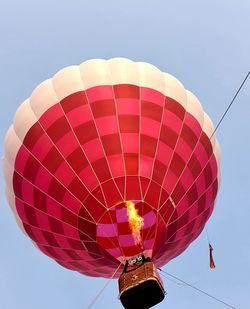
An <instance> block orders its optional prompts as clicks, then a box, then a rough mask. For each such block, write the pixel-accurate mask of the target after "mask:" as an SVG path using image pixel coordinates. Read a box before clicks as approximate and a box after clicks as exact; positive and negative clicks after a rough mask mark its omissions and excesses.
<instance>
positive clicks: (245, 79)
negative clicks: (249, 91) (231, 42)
mask: <svg viewBox="0 0 250 309" xmlns="http://www.w3.org/2000/svg"><path fill="white" fill-rule="evenodd" d="M249 75H250V71H249V72H248V73H247V75H246V77H245V78H244V80H243V82H242V83H241V85H240V87H239V89H238V90H237V92H236V93H235V95H234V97H233V99H232V100H231V102H230V104H229V105H228V107H227V109H226V110H225V112H224V114H223V115H222V116H221V119H220V121H219V122H218V123H217V125H216V127H215V129H214V131H213V133H212V135H211V136H210V138H209V139H210V140H211V138H212V137H213V136H214V134H215V132H216V131H217V129H218V128H219V126H220V124H221V123H222V121H223V119H224V118H225V116H226V114H227V113H228V111H229V109H230V108H231V106H232V105H233V103H234V101H235V99H236V97H237V96H238V94H239V92H240V91H241V88H242V87H243V86H244V84H245V82H246V81H247V79H248V77H249Z"/></svg>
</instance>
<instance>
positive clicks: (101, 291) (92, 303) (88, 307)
mask: <svg viewBox="0 0 250 309" xmlns="http://www.w3.org/2000/svg"><path fill="white" fill-rule="evenodd" d="M121 264H122V262H121V263H120V264H119V266H118V267H117V268H116V270H115V271H114V273H113V275H112V276H111V277H110V278H109V279H108V280H107V282H106V283H105V284H104V286H103V287H102V288H101V290H100V291H99V293H98V294H97V295H96V297H95V298H94V299H93V300H92V302H91V303H90V304H89V305H88V306H87V307H86V309H90V308H91V307H92V306H93V305H94V303H95V302H96V301H97V299H98V298H99V297H100V296H101V294H102V293H103V291H104V290H105V289H106V287H107V286H108V285H109V283H110V281H111V280H112V279H113V278H114V276H115V275H116V273H117V272H118V270H119V268H120V266H121Z"/></svg>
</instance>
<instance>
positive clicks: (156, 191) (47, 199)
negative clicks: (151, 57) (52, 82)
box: [13, 84, 218, 277]
mask: <svg viewBox="0 0 250 309" xmlns="http://www.w3.org/2000/svg"><path fill="white" fill-rule="evenodd" d="M217 174H218V167H217V161H216V158H215V155H214V153H213V147H212V145H211V142H210V140H209V137H208V136H207V135H206V133H205V132H204V131H203V130H202V128H201V126H200V124H199V122H198V121H197V120H196V119H195V118H194V116H192V115H191V114H190V113H189V112H187V111H186V110H185V109H184V107H183V106H182V105H181V104H179V103H178V102H177V101H176V100H174V99H172V98H170V97H167V96H165V95H163V94H162V93H160V92H158V91H156V90H154V89H149V88H146V87H139V86H135V85H130V84H119V85H115V86H109V85H106V86H97V87H92V88H90V89H88V90H86V91H79V92H75V93H72V94H71V95H69V96H67V97H66V98H65V99H63V100H61V101H59V102H58V103H57V104H55V105H53V106H52V107H50V108H49V109H48V110H47V111H46V112H44V113H43V114H42V116H41V117H40V119H38V121H37V122H36V123H35V124H34V125H33V126H32V127H31V128H30V129H29V131H28V132H27V134H26V136H25V138H24V140H23V144H22V146H21V147H20V149H19V151H18V153H17V156H16V160H15V166H14V175H13V187H14V193H15V204H16V209H17V212H18V215H19V217H20V218H21V220H22V222H23V225H24V228H25V231H26V232H27V234H28V235H29V236H30V238H32V240H33V241H34V242H36V244H37V246H38V247H39V248H40V249H41V251H42V252H44V253H45V254H46V255H48V256H50V257H51V258H53V259H54V260H56V261H57V262H58V263H59V264H61V265H63V266H64V267H67V268H69V269H72V270H76V271H78V272H80V273H83V274H86V275H90V276H104V277H109V276H111V274H112V273H113V271H114V270H115V269H116V268H117V265H118V264H119V263H120V262H119V260H120V261H121V259H122V258H127V257H131V256H133V255H136V254H138V253H140V252H141V251H145V252H147V254H148V255H150V256H151V257H152V259H153V261H154V262H155V264H156V265H157V266H162V265H163V264H165V263H167V262H168V261H169V260H171V259H172V258H174V257H175V256H177V255H179V254H180V253H181V252H182V251H183V250H184V249H185V248H186V247H187V246H188V245H189V244H190V243H191V242H192V241H193V240H194V239H195V238H196V237H197V236H198V235H199V234H200V233H201V231H202V229H203V227H204V225H205V223H206V221H207V220H208V218H209V217H210V215H211V213H212V211H213V207H214V201H215V198H216V194H217V189H218V179H217V178H218V176H217ZM127 200H131V201H133V202H134V203H135V207H136V209H138V212H139V215H140V216H141V217H143V219H144V225H143V228H142V231H141V237H142V245H141V246H139V245H135V242H134V239H133V236H132V234H131V230H130V228H129V224H128V217H127V213H126V208H125V204H124V203H125V201H127ZM119 274H120V273H119V272H118V273H117V274H116V276H119Z"/></svg>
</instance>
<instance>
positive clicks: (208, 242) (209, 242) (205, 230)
mask: <svg viewBox="0 0 250 309" xmlns="http://www.w3.org/2000/svg"><path fill="white" fill-rule="evenodd" d="M205 231H206V236H207V242H208V243H209V244H210V240H209V235H208V230H207V228H206V227H205Z"/></svg>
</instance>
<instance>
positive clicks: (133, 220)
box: [126, 201, 144, 245]
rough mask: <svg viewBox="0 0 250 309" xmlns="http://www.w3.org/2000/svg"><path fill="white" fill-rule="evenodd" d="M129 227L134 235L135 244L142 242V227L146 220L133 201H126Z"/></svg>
mask: <svg viewBox="0 0 250 309" xmlns="http://www.w3.org/2000/svg"><path fill="white" fill-rule="evenodd" d="M126 207H127V215H128V222H129V227H130V229H131V231H132V234H133V236H134V240H135V244H136V245H139V244H141V228H142V227H143V225H144V220H143V218H142V217H141V216H139V215H138V210H137V209H135V204H134V203H133V202H131V201H127V202H126Z"/></svg>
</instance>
